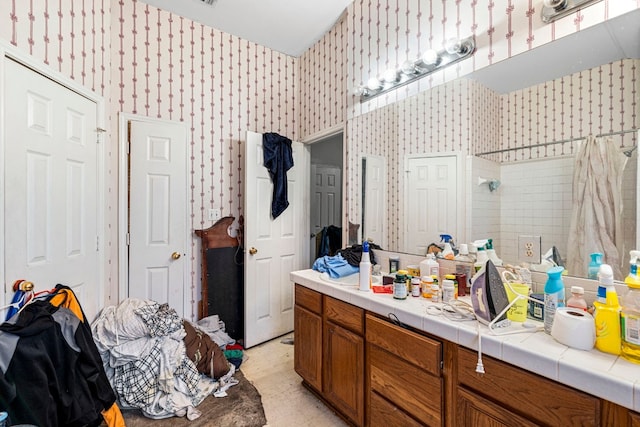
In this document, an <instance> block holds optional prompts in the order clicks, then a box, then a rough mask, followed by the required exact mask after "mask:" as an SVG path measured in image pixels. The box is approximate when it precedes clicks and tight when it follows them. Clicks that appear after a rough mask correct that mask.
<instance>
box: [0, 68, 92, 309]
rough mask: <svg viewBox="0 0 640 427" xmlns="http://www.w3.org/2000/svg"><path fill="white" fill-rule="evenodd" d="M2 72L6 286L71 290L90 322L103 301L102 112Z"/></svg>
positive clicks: (72, 95)
mask: <svg viewBox="0 0 640 427" xmlns="http://www.w3.org/2000/svg"><path fill="white" fill-rule="evenodd" d="M4 71H5V73H4V82H3V83H4V88H5V91H4V96H3V103H4V126H5V128H4V132H5V134H4V141H5V143H4V180H5V183H4V189H5V195H4V197H5V199H4V215H5V235H4V242H3V243H4V248H5V256H4V262H5V277H4V279H5V280H4V281H5V283H6V284H8V287H10V285H11V284H12V283H13V281H14V280H16V279H26V280H29V281H31V282H34V284H35V285H36V290H42V289H46V288H50V287H53V286H55V285H56V284H57V283H61V284H64V285H67V286H70V287H71V288H73V290H74V292H75V293H76V294H77V296H78V298H79V300H80V302H81V304H82V305H83V308H84V310H85V313H86V314H87V316H88V317H89V318H90V319H91V318H93V316H94V315H95V314H96V313H97V311H98V309H99V307H100V304H101V300H102V298H101V297H102V291H101V289H99V288H100V285H99V283H100V280H99V277H98V271H99V258H98V255H99V242H98V226H97V224H98V200H97V197H96V195H97V193H98V179H97V178H98V170H99V168H98V160H97V157H98V143H97V142H98V137H97V133H96V125H97V124H96V122H97V105H96V103H95V102H94V101H92V100H89V99H87V98H86V97H84V96H82V95H80V94H78V93H76V92H74V91H72V90H70V89H68V88H66V87H64V86H62V85H60V84H58V83H56V82H54V81H53V80H50V79H48V78H47V77H45V76H43V75H41V74H38V73H36V72H34V71H32V70H30V69H29V68H27V67H25V66H23V65H21V64H19V63H17V62H15V61H13V60H10V59H6V60H5V67H4ZM6 292H7V295H6V298H8V299H10V298H11V297H12V295H13V291H12V290H11V289H6Z"/></svg>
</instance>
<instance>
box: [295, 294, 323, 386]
mask: <svg viewBox="0 0 640 427" xmlns="http://www.w3.org/2000/svg"><path fill="white" fill-rule="evenodd" d="M294 331H295V337H294V343H295V346H294V352H293V366H294V369H295V371H296V372H297V373H298V375H300V376H301V377H302V378H303V379H304V381H305V382H306V383H307V384H308V385H309V386H311V387H312V388H313V389H315V391H316V392H322V294H320V293H319V292H316V291H313V290H311V289H307V288H305V287H304V286H300V285H296V286H295V307H294Z"/></svg>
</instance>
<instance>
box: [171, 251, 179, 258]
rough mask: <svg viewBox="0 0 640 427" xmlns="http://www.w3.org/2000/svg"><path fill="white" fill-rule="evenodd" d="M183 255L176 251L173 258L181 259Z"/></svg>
mask: <svg viewBox="0 0 640 427" xmlns="http://www.w3.org/2000/svg"><path fill="white" fill-rule="evenodd" d="M181 256H182V255H181V254H180V252H174V253H172V254H171V259H180V257H181Z"/></svg>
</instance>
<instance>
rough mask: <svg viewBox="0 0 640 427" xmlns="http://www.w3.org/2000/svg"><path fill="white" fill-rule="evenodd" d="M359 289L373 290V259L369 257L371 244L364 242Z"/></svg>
mask: <svg viewBox="0 0 640 427" xmlns="http://www.w3.org/2000/svg"><path fill="white" fill-rule="evenodd" d="M359 267H360V272H359V274H358V275H359V277H358V280H359V284H360V286H359V288H358V290H361V291H369V290H371V258H370V257H369V242H367V241H366V240H365V241H364V242H362V257H361V258H360V266H359Z"/></svg>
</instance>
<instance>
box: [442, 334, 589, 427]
mask: <svg viewBox="0 0 640 427" xmlns="http://www.w3.org/2000/svg"><path fill="white" fill-rule="evenodd" d="M456 353H457V355H456V357H455V358H454V360H455V361H456V362H455V363H456V364H457V366H456V369H457V381H456V393H455V403H454V405H455V408H456V409H455V412H456V423H455V425H458V426H474V427H475V426H478V427H482V426H534V425H543V426H597V425H601V424H600V415H601V401H600V399H598V398H596V397H593V396H591V395H589V394H586V393H583V392H581V391H578V390H576V389H573V388H571V387H567V386H565V385H562V384H559V383H557V382H555V381H552V380H549V379H547V378H543V377H540V376H538V375H535V374H533V373H530V372H527V371H525V370H523V369H520V368H517V367H515V366H512V365H510V364H508V363H504V362H501V361H499V360H495V359H492V358H491V357H488V356H484V357H483V358H482V360H483V364H484V368H485V374H484V375H478V374H477V373H476V372H475V369H476V364H477V361H478V355H477V353H475V352H473V351H470V350H467V349H465V348H462V347H458V348H457V351H456Z"/></svg>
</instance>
